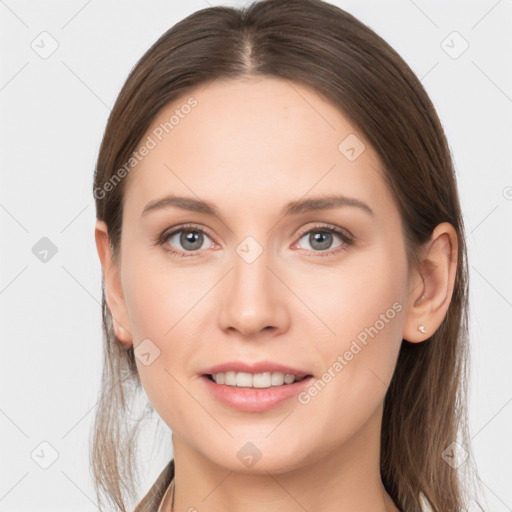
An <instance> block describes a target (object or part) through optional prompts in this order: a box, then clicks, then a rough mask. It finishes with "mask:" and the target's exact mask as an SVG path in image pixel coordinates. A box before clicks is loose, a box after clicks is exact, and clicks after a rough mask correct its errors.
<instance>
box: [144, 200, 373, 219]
mask: <svg viewBox="0 0 512 512" xmlns="http://www.w3.org/2000/svg"><path fill="white" fill-rule="evenodd" d="M169 206H175V207H177V208H181V209H182V210H188V211H191V212H196V213H203V214H205V215H214V216H216V217H219V218H220V214H219V212H218V210H217V208H216V207H215V206H214V205H213V203H210V202H208V201H204V200H201V199H194V198H192V197H184V196H175V195H168V196H166V197H163V198H161V199H157V200H155V201H150V202H149V203H148V204H147V205H146V206H145V208H144V210H143V211H142V214H141V217H143V216H144V215H147V214H148V213H149V212H151V211H154V210H159V209H162V208H167V207H169ZM344 206H351V207H355V208H359V209H361V210H363V211H365V212H366V213H368V214H369V215H371V216H374V215H375V213H374V212H373V210H372V209H371V208H370V207H369V206H368V205H367V204H366V203H364V202H362V201H360V200H359V199H355V198H353V197H346V196H322V197H313V198H309V199H299V200H297V201H291V202H290V203H288V204H287V205H285V206H284V208H283V209H282V210H281V216H282V217H284V216H289V215H298V214H301V213H306V212H312V211H316V210H327V209H333V208H339V207H344Z"/></svg>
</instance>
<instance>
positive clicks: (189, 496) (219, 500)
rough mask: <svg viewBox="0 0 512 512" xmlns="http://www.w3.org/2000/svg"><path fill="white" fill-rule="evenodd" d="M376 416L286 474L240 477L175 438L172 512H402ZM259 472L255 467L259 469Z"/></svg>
mask: <svg viewBox="0 0 512 512" xmlns="http://www.w3.org/2000/svg"><path fill="white" fill-rule="evenodd" d="M381 418H382V409H380V410H378V411H376V414H375V415H374V416H372V417H371V418H370V419H369V420H368V422H367V423H366V424H365V425H364V426H363V427H361V429H359V431H358V432H357V434H355V435H354V436H352V437H351V438H349V439H346V440H345V442H343V443H342V444H341V445H340V446H337V447H332V448H330V447H326V448H325V453H324V455H323V456H321V457H318V456H315V454H312V455H311V456H310V457H309V458H310V460H311V462H309V463H307V464H304V463H301V462H300V461H299V462H298V463H297V465H296V466H292V469H289V470H287V471H285V472H271V471H260V472H252V473H250V474H248V473H239V472H237V471H235V470H233V469H231V468H225V467H222V466H220V465H217V464H215V462H213V461H212V460H211V459H209V458H207V457H205V456H204V455H203V454H202V453H199V452H197V451H196V450H194V449H193V448H192V447H191V446H190V445H189V444H188V443H186V442H185V441H184V440H183V439H182V438H181V437H179V436H178V435H177V434H176V433H173V447H174V464H175V496H174V510H175V511H180V510H194V509H196V510H200V511H201V512H220V511H222V512H235V511H239V510H244V512H253V511H254V512H256V511H257V512H260V511H261V509H262V505H264V507H263V508H264V509H265V510H266V511H269V512H274V511H276V512H277V511H279V512H283V511H290V512H291V511H297V510H300V509H303V510H311V509H314V510H321V511H322V512H331V511H332V512H334V511H336V512H340V511H347V512H349V511H350V512H363V511H368V510H372V511H374V512H398V508H396V506H395V504H394V503H393V501H392V499H391V498H390V497H389V495H388V494H387V492H386V490H385V488H384V486H383V484H382V480H381V477H380V465H379V461H380V425H381ZM256 467H257V466H255V468H256Z"/></svg>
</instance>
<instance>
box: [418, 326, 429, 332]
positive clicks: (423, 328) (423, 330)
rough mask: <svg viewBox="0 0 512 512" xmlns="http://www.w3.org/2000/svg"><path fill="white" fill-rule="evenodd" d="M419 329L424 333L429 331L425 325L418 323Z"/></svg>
mask: <svg viewBox="0 0 512 512" xmlns="http://www.w3.org/2000/svg"><path fill="white" fill-rule="evenodd" d="M418 331H420V332H421V333H423V334H426V333H427V330H426V329H425V326H424V325H418Z"/></svg>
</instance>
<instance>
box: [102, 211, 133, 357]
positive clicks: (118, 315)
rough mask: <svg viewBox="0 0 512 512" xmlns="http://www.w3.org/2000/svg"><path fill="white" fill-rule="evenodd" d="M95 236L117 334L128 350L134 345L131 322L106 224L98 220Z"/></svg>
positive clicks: (108, 302) (109, 306)
mask: <svg viewBox="0 0 512 512" xmlns="http://www.w3.org/2000/svg"><path fill="white" fill-rule="evenodd" d="M94 234H95V238H96V249H97V250H98V256H99V258H100V261H101V267H102V270H103V280H104V283H105V295H106V300H107V304H108V308H109V310H110V313H111V315H112V322H113V324H114V330H115V334H116V337H117V339H118V340H119V341H120V342H121V344H122V345H123V348H124V349H125V350H128V349H129V348H130V346H131V345H132V343H133V339H132V335H131V328H130V320H129V316H128V309H127V308H126V303H125V300H124V294H123V288H122V283H121V274H120V268H119V265H118V263H117V262H115V261H114V260H113V259H112V249H111V247H110V237H109V235H108V228H107V225H106V224H105V222H103V221H101V220H96V229H95V233H94Z"/></svg>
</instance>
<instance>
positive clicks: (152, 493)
mask: <svg viewBox="0 0 512 512" xmlns="http://www.w3.org/2000/svg"><path fill="white" fill-rule="evenodd" d="M173 478H174V459H172V460H171V461H170V462H169V464H168V465H167V466H166V467H165V468H164V470H163V471H162V472H161V473H160V475H159V476H158V478H157V479H156V481H155V483H154V484H153V486H152V487H151V489H150V490H149V492H148V493H147V494H146V495H145V496H144V498H142V500H141V501H140V502H139V503H138V505H137V506H136V507H135V509H134V511H133V512H155V511H156V512H163V511H164V507H163V505H164V503H165V509H166V510H170V500H171V482H172V480H173ZM419 498H420V504H421V512H432V507H431V506H430V503H429V502H428V501H427V499H426V498H425V495H424V494H423V493H422V492H420V495H419ZM157 507H158V508H157Z"/></svg>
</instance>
